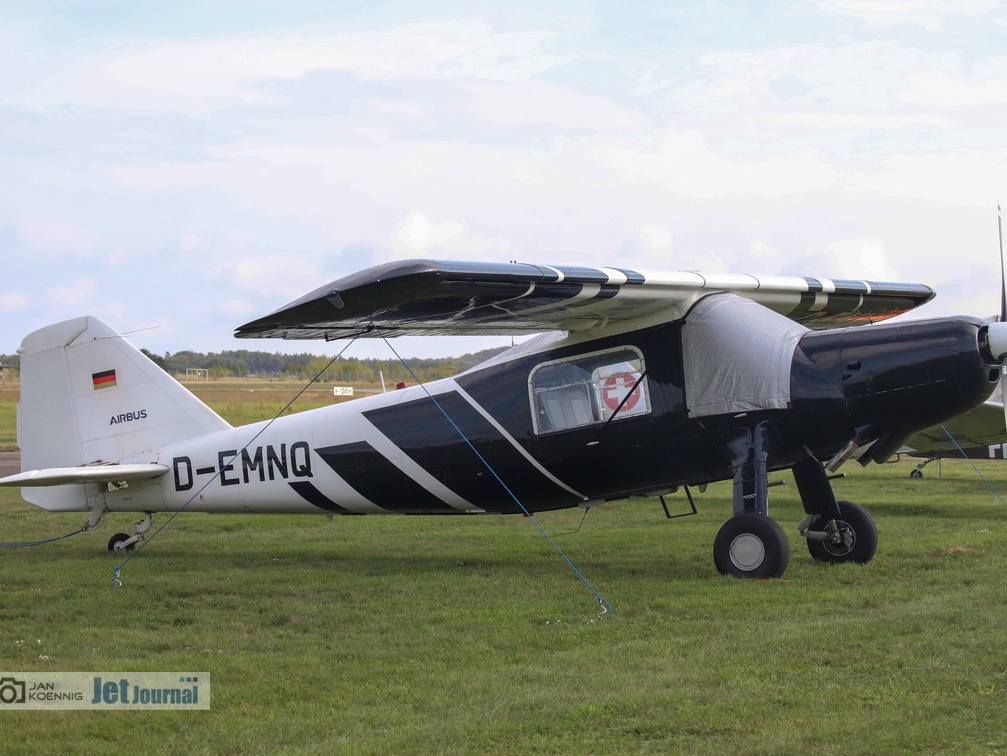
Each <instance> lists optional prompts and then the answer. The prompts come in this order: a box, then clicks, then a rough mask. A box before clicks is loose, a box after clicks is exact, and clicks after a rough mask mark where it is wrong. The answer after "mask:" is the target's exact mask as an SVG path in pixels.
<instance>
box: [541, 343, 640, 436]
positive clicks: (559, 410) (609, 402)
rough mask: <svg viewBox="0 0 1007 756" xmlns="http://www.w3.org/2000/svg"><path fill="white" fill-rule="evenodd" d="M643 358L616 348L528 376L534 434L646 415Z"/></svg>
mask: <svg viewBox="0 0 1007 756" xmlns="http://www.w3.org/2000/svg"><path fill="white" fill-rule="evenodd" d="M644 370H645V368H644V365H643V355H641V354H640V353H639V352H638V351H637V350H636V349H632V348H620V349H613V350H609V351H606V352H596V353H594V354H588V355H583V356H580V357H575V358H573V359H569V360H556V361H554V362H546V363H543V364H541V365H539V366H538V367H536V368H535V369H534V370H532V373H531V378H530V381H531V386H530V388H531V400H532V415H533V416H534V418H535V432H536V433H553V432H556V431H562V430H569V429H571V428H581V427H584V426H588V425H595V424H598V423H604V422H607V421H608V420H609V419H611V418H612V416H613V415H615V419H614V420H613V422H618V421H620V420H622V419H623V418H629V417H636V416H638V415H644V414H647V413H648V412H650V396H649V392H648V388H647V381H646V379H641V376H643V375H644Z"/></svg>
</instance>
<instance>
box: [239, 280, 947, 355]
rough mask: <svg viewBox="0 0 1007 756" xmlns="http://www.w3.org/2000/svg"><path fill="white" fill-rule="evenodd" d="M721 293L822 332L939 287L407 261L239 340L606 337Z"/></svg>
mask: <svg viewBox="0 0 1007 756" xmlns="http://www.w3.org/2000/svg"><path fill="white" fill-rule="evenodd" d="M716 292H733V293H735V294H739V295H741V296H744V297H747V298H748V299H752V300H754V301H756V302H758V303H759V304H761V305H764V306H765V307H768V308H769V309H771V310H774V311H776V312H778V313H781V314H783V315H786V316H787V317H789V318H790V319H792V320H794V321H796V322H798V323H801V324H802V325H805V326H807V327H808V328H812V329H818V328H826V327H838V326H844V325H861V324H865V323H871V322H876V321H879V320H885V319H887V318H890V317H893V316H895V315H899V314H901V313H903V312H906V311H908V310H911V309H912V308H914V307H917V306H919V305H921V304H924V303H925V302H928V301H929V300H930V299H932V298H933V296H934V291H933V289H931V288H930V287H928V286H924V285H922V284H911V283H875V282H873V281H852V280H832V279H824V278H802V277H798V276H791V277H788V276H770V277H765V276H759V277H757V276H751V275H735V274H704V273H697V272H692V271H673V272H664V273H641V272H637V271H633V270H627V269H624V268H587V267H570V266H549V265H532V264H527V263H477V262H441V261H435V260H406V261H402V262H394V263H387V264H385V265H379V266H377V267H373V268H369V269H367V270H364V271H361V272H359V273H355V274H353V275H350V276H347V277H345V278H341V279H339V280H338V281H333V282H332V283H330V284H328V285H326V286H323V287H321V288H320V289H317V290H315V291H313V292H311V293H310V294H307V295H306V296H304V297H301V298H300V299H298V300H296V301H294V302H291V303H290V304H288V305H286V306H285V307H282V308H280V309H279V310H277V311H276V312H274V313H272V314H270V315H267V316H265V317H263V318H259V319H258V320H253V321H252V322H250V323H246V324H245V325H243V326H241V327H239V328H238V329H237V330H236V331H235V336H237V337H238V338H283V339H325V340H333V339H339V338H345V337H350V336H359V335H372V336H402V335H424V334H438V335H440V334H486V335H509V334H513V333H518V332H525V333H539V332H542V331H553V330H567V331H586V330H590V329H592V328H594V329H599V330H600V329H603V328H605V327H606V326H608V325H610V324H611V325H616V324H619V323H622V322H625V321H629V320H634V319H637V318H643V317H646V316H658V317H660V319H662V320H674V319H677V318H680V317H683V316H684V315H685V313H686V312H687V311H688V309H689V308H690V307H691V306H692V305H693V304H694V303H695V302H696V301H697V300H698V299H699V298H701V297H703V296H705V295H707V294H711V293H716Z"/></svg>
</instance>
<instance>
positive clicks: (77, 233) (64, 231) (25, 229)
mask: <svg viewBox="0 0 1007 756" xmlns="http://www.w3.org/2000/svg"><path fill="white" fill-rule="evenodd" d="M17 229H18V233H19V234H20V235H21V236H22V237H23V238H24V239H25V240H26V241H27V242H28V243H30V244H31V245H32V246H35V247H39V248H41V249H47V250H55V251H59V252H78V253H80V252H90V251H91V250H93V249H94V248H95V247H97V246H98V245H99V244H101V241H102V239H101V236H100V235H99V234H98V233H97V232H96V231H95V230H94V229H91V228H88V227H87V226H82V225H81V224H79V223H74V222H73V221H67V220H61V219H58V218H47V219H40V220H24V221H21V222H20V223H18V226H17Z"/></svg>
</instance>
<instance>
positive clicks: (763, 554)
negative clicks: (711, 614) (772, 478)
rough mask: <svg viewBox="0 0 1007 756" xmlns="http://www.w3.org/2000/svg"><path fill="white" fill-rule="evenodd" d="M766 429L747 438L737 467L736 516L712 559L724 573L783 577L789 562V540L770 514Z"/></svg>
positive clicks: (718, 541) (720, 537)
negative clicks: (742, 456)
mask: <svg viewBox="0 0 1007 756" xmlns="http://www.w3.org/2000/svg"><path fill="white" fill-rule="evenodd" d="M764 433H765V431H764V429H763V428H762V427H761V426H760V427H756V428H755V429H753V431H752V435H751V437H750V438H748V439H746V440H745V442H743V443H745V446H747V447H748V448H747V454H746V458H745V461H744V462H742V463H741V464H738V465H736V466H735V468H734V517H732V518H731V519H730V520H728V521H727V522H725V523H724V525H723V526H722V527H721V528H720V531H719V532H718V533H717V537H716V539H715V540H714V542H713V563H714V564H715V565H716V566H717V569H718V570H719V571H720V573H721V574H723V575H733V576H734V577H745V578H774V577H780V576H781V575H783V573H784V572H786V571H787V565H788V564H790V542H789V541H788V540H787V536H786V534H785V533H784V532H783V528H781V527H780V525H779V523H777V522H776V520H773V519H772V518H770V517H769V487H770V485H771V484H770V483H769V475H768V472H767V468H766V459H767V457H768V455H767V453H766V452H765V451H764V448H765V443H764V441H765V439H764Z"/></svg>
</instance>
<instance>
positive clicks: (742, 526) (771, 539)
mask: <svg viewBox="0 0 1007 756" xmlns="http://www.w3.org/2000/svg"><path fill="white" fill-rule="evenodd" d="M713 562H714V564H716V565H717V569H718V570H720V572H721V574H723V575H734V576H735V577H748V578H774V577H780V576H781V575H783V573H784V572H786V571H787V565H788V564H789V563H790V542H789V541H787V535H786V534H785V533H784V532H783V528H781V527H780V524H779V523H778V522H777V521H776V520H774V519H772V518H771V517H769V516H767V515H764V514H759V513H757V512H742V513H741V514H739V515H735V516H734V517H732V518H731V519H730V520H728V521H727V522H725V523H724V525H723V527H721V528H720V531H719V532H718V533H717V538H716V539H715V540H714V542H713Z"/></svg>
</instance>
